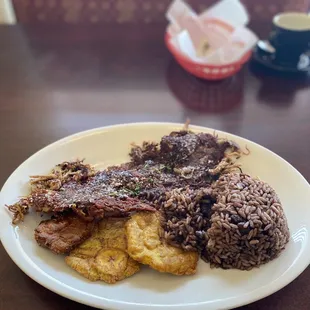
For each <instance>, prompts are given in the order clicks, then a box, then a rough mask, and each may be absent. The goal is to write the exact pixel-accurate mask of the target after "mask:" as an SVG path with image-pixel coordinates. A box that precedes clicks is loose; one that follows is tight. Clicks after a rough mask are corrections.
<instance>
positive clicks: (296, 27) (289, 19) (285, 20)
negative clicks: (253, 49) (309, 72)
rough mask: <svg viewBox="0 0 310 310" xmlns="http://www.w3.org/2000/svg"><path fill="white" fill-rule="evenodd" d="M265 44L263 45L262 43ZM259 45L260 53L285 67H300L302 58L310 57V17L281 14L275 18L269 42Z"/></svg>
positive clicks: (301, 14) (298, 14) (297, 14)
mask: <svg viewBox="0 0 310 310" xmlns="http://www.w3.org/2000/svg"><path fill="white" fill-rule="evenodd" d="M262 42H263V43H262ZM262 42H261V43H260V44H258V53H259V54H261V55H262V56H269V57H272V59H273V62H274V63H275V64H277V65H280V66H285V67H298V64H299V63H300V61H301V57H309V56H310V15H308V14H304V13H280V14H278V15H276V16H275V17H274V18H273V30H272V32H271V33H270V36H269V40H268V41H267V42H266V41H262Z"/></svg>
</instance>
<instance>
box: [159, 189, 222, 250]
mask: <svg viewBox="0 0 310 310" xmlns="http://www.w3.org/2000/svg"><path fill="white" fill-rule="evenodd" d="M164 196H165V197H164V198H163V202H162V205H161V210H162V213H163V215H164V218H165V221H164V222H163V227H164V230H165V231H166V232H167V234H166V236H167V238H166V239H167V241H168V242H169V243H170V244H172V245H176V246H179V247H181V248H183V249H184V250H185V251H193V250H194V251H199V252H201V251H203V250H204V249H205V247H206V244H207V239H206V236H207V233H206V232H207V229H208V228H209V227H210V223H209V219H210V215H211V207H212V205H213V203H214V202H215V200H213V199H212V197H211V189H199V190H194V189H190V188H177V189H173V190H171V191H170V192H167V193H165V194H164ZM217 222H218V223H219V224H220V225H221V223H222V222H221V221H220V217H218V221H217ZM170 223H175V224H174V225H171V224H170Z"/></svg>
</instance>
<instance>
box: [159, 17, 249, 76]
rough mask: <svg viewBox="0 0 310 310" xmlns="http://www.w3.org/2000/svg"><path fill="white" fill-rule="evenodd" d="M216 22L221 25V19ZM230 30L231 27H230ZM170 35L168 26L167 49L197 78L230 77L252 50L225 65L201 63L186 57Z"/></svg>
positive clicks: (245, 60)
mask: <svg viewBox="0 0 310 310" xmlns="http://www.w3.org/2000/svg"><path fill="white" fill-rule="evenodd" d="M216 22H217V23H218V22H220V23H221V24H222V25H224V24H225V23H223V22H222V21H216ZM225 27H227V28H231V26H230V25H227V24H225ZM231 31H233V29H232V28H231ZM170 38H171V35H170V33H169V26H168V28H167V31H166V35H165V42H166V45H167V48H168V50H169V51H170V52H171V54H172V55H173V56H174V58H175V59H176V61H177V62H178V63H179V64H180V65H181V67H182V68H184V69H185V70H186V71H187V72H189V73H191V74H193V75H195V76H196V77H198V78H202V79H206V80H222V79H225V78H227V77H230V76H232V75H234V74H236V73H237V72H238V71H240V69H241V68H242V66H243V65H244V63H246V62H247V61H248V60H249V59H250V57H251V55H252V51H249V52H247V53H246V54H245V55H244V56H243V57H242V58H241V59H239V60H238V61H235V62H232V63H229V64H225V65H206V64H201V63H198V62H195V61H193V60H192V59H190V58H189V57H187V56H186V55H185V54H183V53H182V52H181V51H180V50H179V49H177V48H176V47H175V46H174V45H173V44H172V43H171V40H170Z"/></svg>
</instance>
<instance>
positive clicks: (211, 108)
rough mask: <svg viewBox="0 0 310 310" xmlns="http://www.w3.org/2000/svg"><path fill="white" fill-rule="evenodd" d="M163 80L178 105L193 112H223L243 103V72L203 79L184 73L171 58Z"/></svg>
mask: <svg viewBox="0 0 310 310" xmlns="http://www.w3.org/2000/svg"><path fill="white" fill-rule="evenodd" d="M166 81H167V84H168V87H169V89H170V90H171V92H172V93H173V95H174V96H175V97H176V98H177V99H178V101H179V102H180V103H181V104H182V106H183V107H185V108H187V109H190V110H193V111H196V112H200V113H205V114H221V113H227V112H231V111H232V110H234V109H236V108H237V107H239V106H240V105H241V103H242V102H243V86H244V74H243V72H239V73H238V74H237V75H235V76H233V77H231V78H228V79H225V80H222V81H206V80H202V79H198V78H196V77H194V76H193V75H191V74H189V73H187V72H186V71H185V70H183V69H182V68H181V67H180V66H179V64H178V63H176V62H175V61H174V60H171V62H170V64H169V66H168V68H167V71H166Z"/></svg>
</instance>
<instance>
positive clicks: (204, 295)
mask: <svg viewBox="0 0 310 310" xmlns="http://www.w3.org/2000/svg"><path fill="white" fill-rule="evenodd" d="M181 128H182V125H179V124H164V123H140V124H127V125H119V126H111V127H104V128H99V129H94V130H90V131H86V132H82V133H78V134H76V135H73V136H70V137H67V138H65V139H62V140H60V141H57V142H55V143H53V144H51V145H49V146H47V147H45V148H44V149H42V150H41V151H39V152H37V153H36V154H34V155H33V156H31V157H30V158H29V159H28V160H26V161H25V162H24V163H23V164H22V165H21V166H19V167H18V168H17V169H16V170H15V172H14V173H13V174H12V175H11V176H10V177H9V179H8V180H7V182H6V183H5V185H4V186H3V188H2V192H1V197H0V206H1V207H0V225H1V226H0V227H1V241H2V243H3V245H4V247H5V249H6V251H7V252H8V253H9V255H10V256H11V258H12V259H13V260H14V262H15V263H16V264H17V265H18V266H19V267H20V268H21V269H22V270H23V271H24V272H25V273H26V274H28V275H29V276H30V277H31V278H32V279H34V280H35V281H37V282H38V283H40V284H42V285H43V286H45V287H46V288H48V289H50V290H52V291H54V292H56V293H58V294H60V295H62V296H65V297H67V298H70V299H73V300H75V301H78V302H81V303H84V304H87V305H90V306H94V307H98V308H104V309H122V310H126V309H130V310H140V309H148V308H156V309H157V308H160V309H167V308H169V309H170V308H173V309H187V310H189V309H201V310H202V309H203V310H205V309H208V310H211V309H227V308H234V307H237V306H240V305H244V304H247V303H250V302H253V301H255V300H258V299H261V298H263V297H265V296H267V295H270V294H272V293H274V292H276V291H277V290H279V289H281V288H282V287H284V286H285V285H287V284H288V283H290V282H291V281H292V280H294V279H295V278H296V277H297V276H298V275H299V274H300V273H301V272H302V271H303V270H304V269H305V268H306V267H307V266H308V264H309V262H310V251H309V236H308V232H309V229H310V208H309V201H310V187H309V184H308V183H307V181H306V180H305V179H304V178H303V177H302V176H301V175H300V173H299V172H298V171H297V170H295V169H294V168H293V167H292V166H291V165H290V164H289V163H287V162H286V161H285V160H283V159H281V158H280V157H279V156H277V155H276V154H274V153H272V152H271V151H268V150H267V149H265V148H263V147H262V146H259V145H257V144H255V143H253V142H250V141H248V140H245V139H242V138H240V137H237V136H233V135H230V134H227V133H223V132H217V133H218V134H219V136H220V137H226V138H228V139H232V140H234V141H236V142H237V143H238V144H239V145H240V146H241V147H245V146H246V145H247V147H248V148H249V149H250V151H251V154H250V155H249V156H244V158H243V159H242V161H241V163H242V165H243V170H244V171H245V172H247V173H250V174H251V175H253V176H259V177H260V178H261V179H262V180H265V181H266V182H268V183H269V184H270V185H271V186H272V187H274V188H275V190H276V191H277V192H278V194H279V196H280V199H281V200H282V203H283V207H284V210H285V213H286V215H287V218H288V223H289V228H290V230H291V236H292V238H291V240H290V242H289V245H288V246H287V248H286V250H285V251H284V252H283V253H282V254H281V256H280V257H279V258H277V259H276V260H274V261H272V262H270V263H268V264H266V265H264V266H262V267H261V268H259V269H254V270H252V271H238V270H221V269H210V267H209V265H208V264H206V263H204V262H202V261H200V263H199V266H198V272H197V274H196V275H195V276H183V277H176V276H171V275H167V274H160V273H157V272H155V271H153V270H151V269H149V268H147V267H145V268H144V269H143V270H142V272H140V273H138V274H136V275H134V276H133V277H131V278H128V279H126V280H124V281H122V282H120V283H117V284H114V285H107V284H105V283H103V282H95V283H92V282H89V281H87V280H86V279H84V278H82V277H81V276H79V275H78V274H77V273H76V272H75V271H73V270H71V269H70V268H69V267H67V266H66V264H65V262H64V259H63V257H62V256H56V255H54V254H52V253H51V252H49V251H48V250H45V249H43V248H41V247H39V246H38V245H37V244H36V242H35V241H34V238H33V231H34V228H35V227H36V225H37V224H38V223H39V221H40V217H39V216H38V215H35V214H31V215H29V216H28V217H26V221H25V222H24V223H23V224H21V225H19V227H14V226H12V225H11V218H10V215H9V214H8V212H7V211H6V210H5V208H4V207H3V205H4V204H10V203H13V202H15V201H16V199H17V198H18V197H19V196H21V195H24V194H26V193H27V188H28V186H27V182H28V177H29V175H35V174H44V173H47V172H48V171H49V170H50V169H51V168H52V167H53V166H54V165H55V164H57V163H60V162H62V161H65V160H73V159H76V158H77V157H78V158H86V161H87V162H88V163H91V164H95V165H97V166H98V167H105V166H108V165H111V164H118V163H122V162H124V161H126V160H127V159H128V157H127V154H128V151H129V148H130V143H131V142H133V141H134V142H137V143H141V142H142V141H143V140H154V141H158V140H159V139H160V138H161V137H162V136H163V135H165V134H168V133H169V132H171V131H172V130H178V129H181ZM191 129H192V130H194V131H197V132H210V133H213V132H214V131H213V130H212V129H207V128H202V127H195V126H191Z"/></svg>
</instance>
